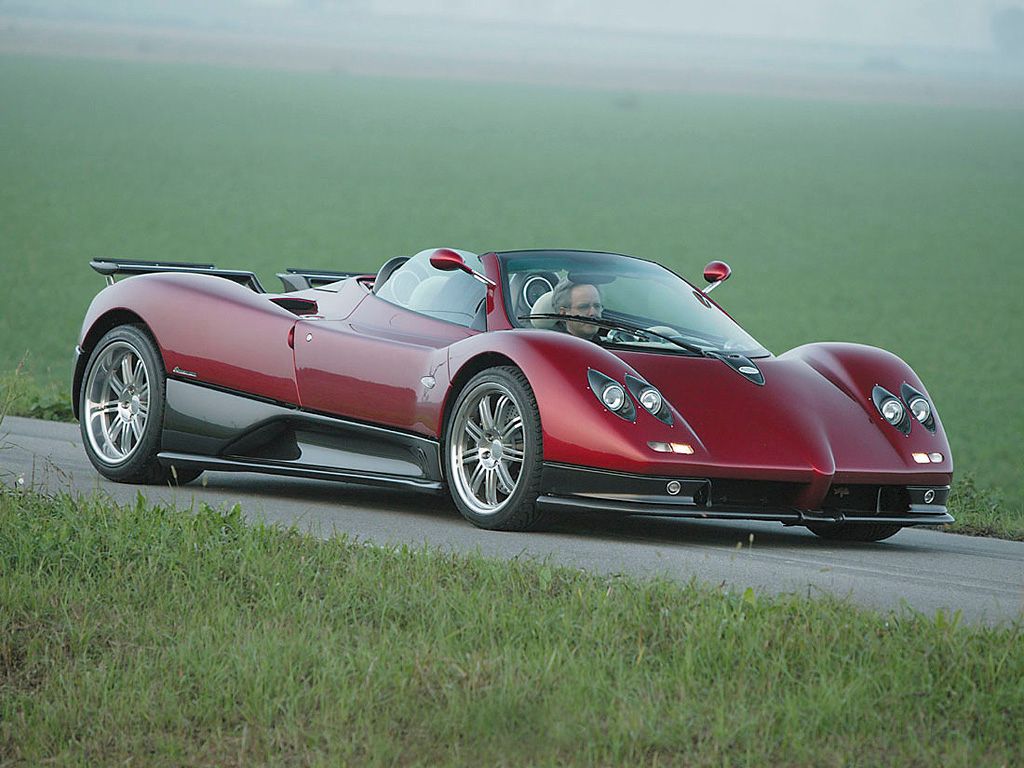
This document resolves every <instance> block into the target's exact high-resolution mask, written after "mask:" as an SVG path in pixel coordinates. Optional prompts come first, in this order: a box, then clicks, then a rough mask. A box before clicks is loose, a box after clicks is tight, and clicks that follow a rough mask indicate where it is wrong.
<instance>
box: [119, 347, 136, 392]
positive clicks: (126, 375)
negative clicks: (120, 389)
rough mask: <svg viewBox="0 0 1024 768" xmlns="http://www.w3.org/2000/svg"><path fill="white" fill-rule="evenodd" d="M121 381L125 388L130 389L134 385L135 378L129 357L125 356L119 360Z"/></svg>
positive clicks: (130, 357)
mask: <svg viewBox="0 0 1024 768" xmlns="http://www.w3.org/2000/svg"><path fill="white" fill-rule="evenodd" d="M121 381H123V382H124V386H126V387H130V386H131V385H132V384H134V383H135V377H134V373H133V371H132V356H131V355H125V356H124V357H122V358H121Z"/></svg>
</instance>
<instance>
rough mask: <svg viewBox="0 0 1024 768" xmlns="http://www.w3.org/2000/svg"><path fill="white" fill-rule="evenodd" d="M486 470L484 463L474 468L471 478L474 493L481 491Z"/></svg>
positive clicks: (471, 487)
mask: <svg viewBox="0 0 1024 768" xmlns="http://www.w3.org/2000/svg"><path fill="white" fill-rule="evenodd" d="M486 472H487V470H486V468H485V467H484V465H483V464H477V465H476V469H474V470H473V476H472V477H470V478H469V488H470V490H471V491H473V494H474V495H477V494H479V493H480V484H481V483H482V482H483V480H484V475H485V474H486Z"/></svg>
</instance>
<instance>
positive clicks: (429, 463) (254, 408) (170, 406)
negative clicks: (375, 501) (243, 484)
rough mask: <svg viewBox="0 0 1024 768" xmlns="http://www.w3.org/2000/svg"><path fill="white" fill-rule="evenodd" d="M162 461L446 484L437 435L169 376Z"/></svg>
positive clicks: (432, 487)
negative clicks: (281, 402) (382, 424)
mask: <svg viewBox="0 0 1024 768" xmlns="http://www.w3.org/2000/svg"><path fill="white" fill-rule="evenodd" d="M163 427H164V428H163V437H162V444H161V449H162V450H161V451H160V453H159V459H160V461H161V462H162V463H163V464H165V465H171V464H173V465H176V466H190V467H201V468H204V469H211V470H224V471H238V472H266V473H271V474H279V475H288V476H293V477H310V478H318V479H324V480H340V481H344V482H355V483H364V484H371V485H390V486H394V485H398V486H406V487H415V488H420V489H423V490H432V491H439V490H443V489H444V488H445V484H444V480H443V477H442V473H441V459H440V446H439V445H438V443H437V441H436V440H431V439H429V438H426V437H422V436H420V435H414V434H410V433H407V432H401V431H399V430H394V429H388V428H386V427H379V426H376V425H372V424H363V423H360V422H355V421H348V420H346V419H340V418H337V417H334V416H327V415H324V414H319V413H311V412H309V411H303V410H301V409H299V408H296V407H292V406H287V405H282V404H279V403H274V402H270V401H266V400H259V399H256V398H253V397H249V396H245V395H241V394H238V393H235V392H230V391H225V390H222V389H218V388H214V387H210V386H205V385H201V384H196V383H187V382H183V381H179V380H177V379H168V380H167V404H166V409H165V412H164V425H163Z"/></svg>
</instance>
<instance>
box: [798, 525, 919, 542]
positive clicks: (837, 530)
mask: <svg viewBox="0 0 1024 768" xmlns="http://www.w3.org/2000/svg"><path fill="white" fill-rule="evenodd" d="M807 527H808V528H810V529H811V532H812V533H814V535H816V536H820V537H821V538H823V539H832V540H834V541H882V540H883V539H888V538H889V537H890V536H895V535H896V533H897V532H898V531H899V530H900V528H902V526H899V525H886V524H884V523H838V524H832V525H822V524H821V523H809V524H808V525H807Z"/></svg>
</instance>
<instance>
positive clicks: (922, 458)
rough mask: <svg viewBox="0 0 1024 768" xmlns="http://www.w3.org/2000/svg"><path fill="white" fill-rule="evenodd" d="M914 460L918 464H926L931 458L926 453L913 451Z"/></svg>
mask: <svg viewBox="0 0 1024 768" xmlns="http://www.w3.org/2000/svg"><path fill="white" fill-rule="evenodd" d="M914 461H916V462H917V463H918V464H927V463H928V462H930V461H931V459H930V458H928V454H927V453H915V454H914Z"/></svg>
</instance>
